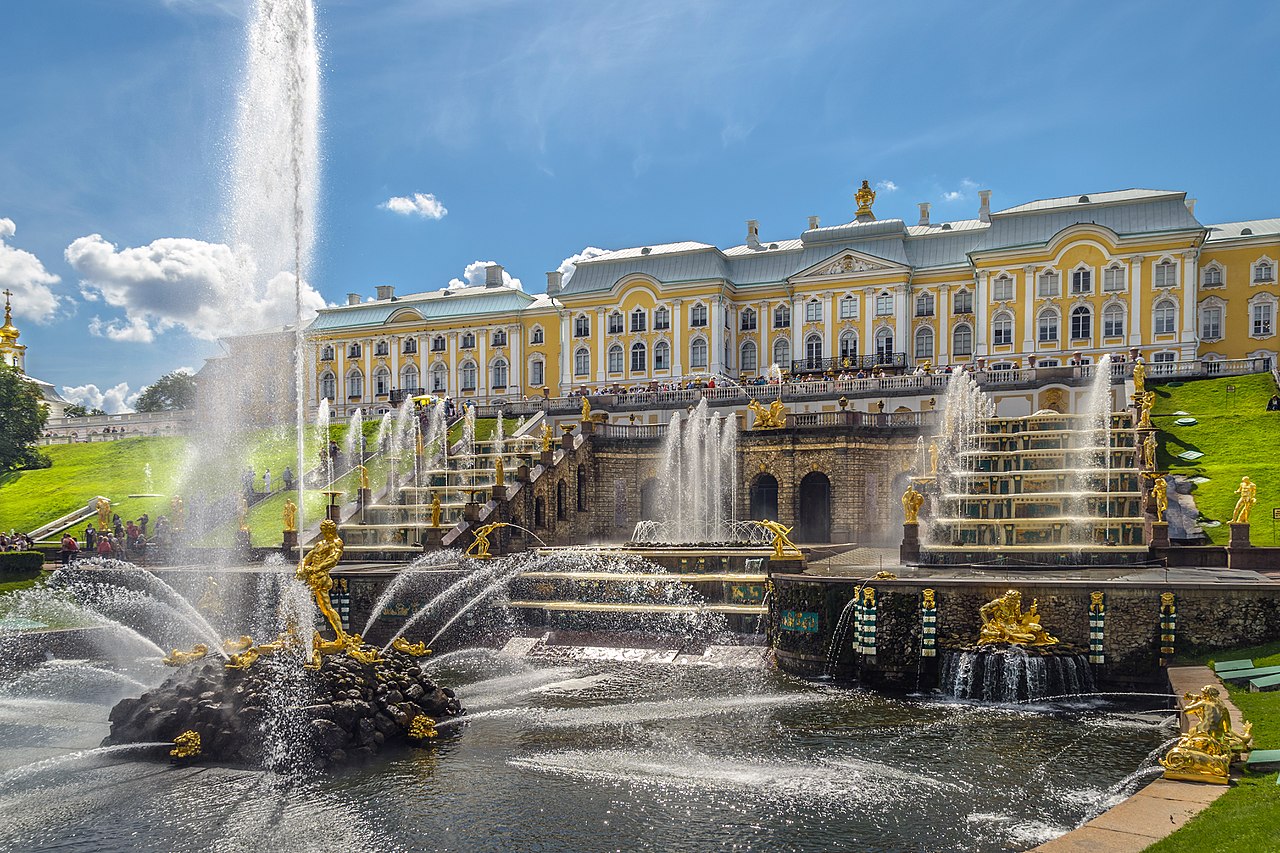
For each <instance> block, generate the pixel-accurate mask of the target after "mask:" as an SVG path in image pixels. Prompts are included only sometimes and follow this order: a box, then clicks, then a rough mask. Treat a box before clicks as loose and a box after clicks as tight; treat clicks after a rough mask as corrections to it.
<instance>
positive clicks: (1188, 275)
mask: <svg viewBox="0 0 1280 853" xmlns="http://www.w3.org/2000/svg"><path fill="white" fill-rule="evenodd" d="M1196 256H1197V253H1196V252H1183V253H1182V334H1180V335H1179V336H1178V342H1179V344H1180V349H1181V350H1182V353H1181V354H1180V356H1179V357H1180V358H1181V359H1182V360H1183V361H1193V360H1194V359H1195V358H1196V356H1197V354H1198V353H1197V350H1198V349H1199V345H1198V344H1199V341H1198V340H1197V329H1196V285H1197V283H1198V280H1199V275H1198V267H1199V264H1198V263H1197V259H1196Z"/></svg>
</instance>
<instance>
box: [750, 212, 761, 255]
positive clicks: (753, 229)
mask: <svg viewBox="0 0 1280 853" xmlns="http://www.w3.org/2000/svg"><path fill="white" fill-rule="evenodd" d="M747 245H748V246H750V247H751V248H753V249H758V248H760V220H758V219H748V220H747Z"/></svg>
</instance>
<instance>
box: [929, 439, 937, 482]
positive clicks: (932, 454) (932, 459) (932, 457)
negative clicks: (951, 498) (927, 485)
mask: <svg viewBox="0 0 1280 853" xmlns="http://www.w3.org/2000/svg"><path fill="white" fill-rule="evenodd" d="M929 473H930V474H932V475H934V476H935V477H936V476H937V475H938V442H936V441H931V442H929Z"/></svg>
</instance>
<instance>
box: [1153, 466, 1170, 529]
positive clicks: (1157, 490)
mask: <svg viewBox="0 0 1280 853" xmlns="http://www.w3.org/2000/svg"><path fill="white" fill-rule="evenodd" d="M1151 492H1152V494H1154V495H1155V496H1156V521H1164V514H1165V511H1166V510H1168V509H1169V483H1168V481H1167V480H1165V478H1164V477H1156V481H1155V482H1154V483H1152V484H1151Z"/></svg>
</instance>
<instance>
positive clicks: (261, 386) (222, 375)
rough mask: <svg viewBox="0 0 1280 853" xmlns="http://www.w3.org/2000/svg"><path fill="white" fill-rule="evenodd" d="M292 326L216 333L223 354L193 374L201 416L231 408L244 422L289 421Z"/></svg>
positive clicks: (292, 384)
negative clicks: (228, 335) (236, 332)
mask: <svg viewBox="0 0 1280 853" xmlns="http://www.w3.org/2000/svg"><path fill="white" fill-rule="evenodd" d="M294 328H295V327H293V326H285V327H283V328H281V329H277V330H273V331H269V332H255V333H251V334H247V335H235V336H230V337H225V338H220V339H219V341H218V343H219V344H220V345H221V346H222V348H223V350H224V351H225V353H224V354H223V355H220V356H215V357H213V358H209V359H206V360H205V363H204V366H203V367H201V368H200V370H199V371H198V372H197V373H196V411H197V413H198V414H199V417H200V419H201V420H202V421H207V420H208V419H209V418H210V417H216V416H217V415H218V414H219V413H225V412H234V413H235V418H236V420H237V422H239V423H243V424H244V425H246V426H270V425H272V424H281V423H292V422H293V421H294V419H295V417H296V412H295V411H294V407H295V401H296V395H295V393H294V389H295V388H297V382H296V381H295V374H294V364H293V354H294Z"/></svg>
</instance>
